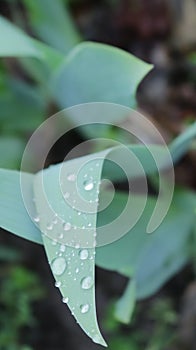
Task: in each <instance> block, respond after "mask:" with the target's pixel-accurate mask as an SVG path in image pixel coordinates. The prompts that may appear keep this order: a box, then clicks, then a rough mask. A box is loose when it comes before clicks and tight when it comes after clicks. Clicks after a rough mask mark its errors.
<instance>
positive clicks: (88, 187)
mask: <svg viewBox="0 0 196 350" xmlns="http://www.w3.org/2000/svg"><path fill="white" fill-rule="evenodd" d="M83 185H84V189H85V191H91V190H92V189H93V188H94V183H93V180H92V179H89V180H85V181H84V183H83Z"/></svg>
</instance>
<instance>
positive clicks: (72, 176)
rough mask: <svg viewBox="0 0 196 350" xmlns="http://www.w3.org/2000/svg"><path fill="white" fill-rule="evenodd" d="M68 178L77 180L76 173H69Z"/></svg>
mask: <svg viewBox="0 0 196 350" xmlns="http://www.w3.org/2000/svg"><path fill="white" fill-rule="evenodd" d="M67 180H68V181H75V180H76V175H75V174H68V175H67Z"/></svg>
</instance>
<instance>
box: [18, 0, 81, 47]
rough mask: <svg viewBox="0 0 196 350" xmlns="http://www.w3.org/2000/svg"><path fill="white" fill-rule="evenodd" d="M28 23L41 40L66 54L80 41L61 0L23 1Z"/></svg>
mask: <svg viewBox="0 0 196 350" xmlns="http://www.w3.org/2000/svg"><path fill="white" fill-rule="evenodd" d="M23 3H24V5H25V7H26V10H27V15H28V18H29V22H30V24H31V27H32V28H33V30H34V32H35V33H36V35H37V36H38V38H40V39H41V40H43V41H45V42H46V43H47V44H49V45H51V46H52V47H54V48H55V49H57V50H59V51H62V52H63V53H67V52H68V51H70V49H72V48H73V47H74V46H75V45H77V44H78V42H79V41H80V36H79V34H78V32H77V30H76V28H75V25H74V23H73V21H72V19H71V16H70V13H69V11H68V9H67V7H66V5H65V4H64V3H63V1H62V0H55V2H54V1H53V0H42V1H31V0H23Z"/></svg>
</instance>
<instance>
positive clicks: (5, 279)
mask: <svg viewBox="0 0 196 350" xmlns="http://www.w3.org/2000/svg"><path fill="white" fill-rule="evenodd" d="M4 252H7V248H4ZM16 254H17V253H16V252H15V251H13V252H12V254H11V252H10V258H11V260H12V259H13V258H15V257H16ZM1 255H2V254H1ZM1 255H0V257H1ZM9 260H10V259H9ZM0 283H1V289H0V310H1V313H0V348H1V349H2V350H21V349H22V350H27V349H30V348H29V347H28V346H27V345H25V344H24V343H23V340H22V339H24V338H27V339H28V334H29V338H30V332H31V328H33V327H35V325H37V320H36V319H35V317H34V315H33V308H32V305H33V303H34V302H35V301H37V300H40V299H41V298H42V297H43V295H44V292H43V287H42V286H41V283H40V280H39V278H38V276H37V275H36V274H35V273H34V272H32V271H30V270H29V269H27V268H24V267H23V266H22V265H20V264H19V263H15V264H11V263H6V264H5V263H3V264H2V263H1V268H0ZM24 330H25V337H24Z"/></svg>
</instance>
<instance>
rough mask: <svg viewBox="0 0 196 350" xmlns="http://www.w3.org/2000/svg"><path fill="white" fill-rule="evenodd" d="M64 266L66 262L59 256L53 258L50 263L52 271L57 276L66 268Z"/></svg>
mask: <svg viewBox="0 0 196 350" xmlns="http://www.w3.org/2000/svg"><path fill="white" fill-rule="evenodd" d="M66 266H67V264H66V261H65V259H64V258H61V257H59V258H55V259H54V260H53V261H52V264H51V268H52V271H53V273H54V274H55V275H57V276H60V275H62V274H63V272H64V271H65V269H66Z"/></svg>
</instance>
